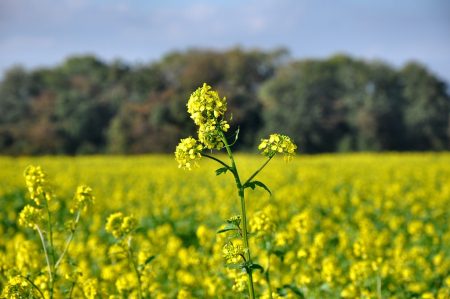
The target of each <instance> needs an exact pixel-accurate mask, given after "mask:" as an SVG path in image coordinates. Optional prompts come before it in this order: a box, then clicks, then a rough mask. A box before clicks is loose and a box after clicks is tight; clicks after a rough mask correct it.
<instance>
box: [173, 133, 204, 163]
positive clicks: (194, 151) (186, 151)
mask: <svg viewBox="0 0 450 299" xmlns="http://www.w3.org/2000/svg"><path fill="white" fill-rule="evenodd" d="M202 150H203V146H202V145H201V144H200V142H198V141H197V140H195V139H194V138H192V137H188V138H184V139H181V140H180V143H179V144H178V146H177V148H176V149H175V159H176V160H177V161H178V167H179V168H184V169H188V170H191V169H192V166H197V160H198V159H200V158H201V157H202V155H201V152H202Z"/></svg>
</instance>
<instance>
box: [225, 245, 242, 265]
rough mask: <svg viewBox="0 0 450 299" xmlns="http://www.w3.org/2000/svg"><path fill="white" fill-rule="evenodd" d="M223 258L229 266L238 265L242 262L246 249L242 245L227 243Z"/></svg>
mask: <svg viewBox="0 0 450 299" xmlns="http://www.w3.org/2000/svg"><path fill="white" fill-rule="evenodd" d="M222 253H223V257H224V258H225V261H226V262H227V264H237V263H240V262H241V261H242V257H243V256H244V248H243V247H242V245H240V244H233V243H232V242H228V243H226V244H225V245H224V246H223V248H222Z"/></svg>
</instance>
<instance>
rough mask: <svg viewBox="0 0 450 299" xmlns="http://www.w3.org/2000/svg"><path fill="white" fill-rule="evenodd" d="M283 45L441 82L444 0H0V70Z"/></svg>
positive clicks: (444, 73)
mask: <svg viewBox="0 0 450 299" xmlns="http://www.w3.org/2000/svg"><path fill="white" fill-rule="evenodd" d="M234 46H241V47H243V48H261V49H268V50H270V49H274V48H276V47H286V48H287V49H289V50H290V53H291V56H292V57H294V58H305V57H308V58H311V57H314V58H322V57H327V56H329V55H332V54H335V53H338V52H339V53H347V54H351V55H353V56H356V57H359V58H367V59H381V60H384V61H386V62H387V63H390V64H392V65H394V66H401V65H403V64H404V63H405V62H407V61H410V60H417V61H420V62H422V63H424V64H425V65H426V66H428V67H429V69H430V70H432V71H433V72H434V73H436V74H438V75H439V76H440V77H441V78H442V79H444V80H446V81H447V82H450V1H446V0H378V1H375V0H374V1H369V0H316V1H313V0H308V1H307V0H247V1H246V0H241V1H237V0H220V1H205V0H204V1H200V0H197V1H195V0H193V1H187V0H184V1H183V0H165V1H151V0H148V1H144V0H140V1H118V0H91V1H88V0H0V72H1V73H3V72H4V71H5V69H7V68H9V67H11V66H12V65H14V64H22V65H23V66H25V67H27V68H34V67H37V66H53V65H55V64H57V63H60V62H62V61H63V60H64V58H66V57H67V56H70V55H73V54H87V53H89V54H95V55H97V56H98V57H100V58H102V59H104V60H107V61H109V60H112V59H115V58H120V59H122V60H124V61H126V62H129V63H147V62H151V61H153V60H157V59H159V58H161V57H162V56H163V55H164V54H166V53H167V52H168V51H171V50H184V49H187V48H190V47H197V48H213V49H219V50H221V49H226V48H230V47H234Z"/></svg>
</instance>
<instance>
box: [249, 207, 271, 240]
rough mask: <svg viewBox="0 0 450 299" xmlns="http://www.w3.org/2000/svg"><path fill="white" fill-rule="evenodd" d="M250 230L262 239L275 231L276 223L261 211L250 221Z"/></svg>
mask: <svg viewBox="0 0 450 299" xmlns="http://www.w3.org/2000/svg"><path fill="white" fill-rule="evenodd" d="M250 229H251V230H252V231H253V232H254V233H256V235H257V236H258V237H262V236H265V235H269V234H271V233H273V232H274V231H275V223H274V222H273V221H272V219H270V217H269V216H268V215H267V214H266V213H264V212H262V211H259V212H256V213H255V215H254V216H253V218H252V219H250Z"/></svg>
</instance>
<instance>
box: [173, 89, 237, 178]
mask: <svg viewBox="0 0 450 299" xmlns="http://www.w3.org/2000/svg"><path fill="white" fill-rule="evenodd" d="M187 111H188V113H189V114H190V115H191V118H192V119H193V120H194V123H195V124H196V125H197V126H198V131H197V133H198V141H197V140H196V139H194V138H192V137H189V138H185V139H182V140H181V141H180V143H179V144H178V146H177V148H176V150H175V159H176V160H177V161H178V164H179V167H180V168H184V169H188V170H190V169H192V165H196V163H194V164H192V161H195V160H198V159H200V158H201V152H202V150H203V149H218V150H219V149H221V148H223V147H224V146H225V144H224V142H223V132H227V131H228V129H229V128H230V125H229V124H228V122H227V121H226V120H224V119H223V118H224V116H225V112H226V111H227V102H226V98H220V97H219V94H218V92H217V91H215V90H212V88H211V86H209V85H207V84H206V83H204V84H203V86H201V87H199V88H197V90H196V91H194V92H193V93H192V94H191V96H190V98H189V101H188V103H187Z"/></svg>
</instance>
